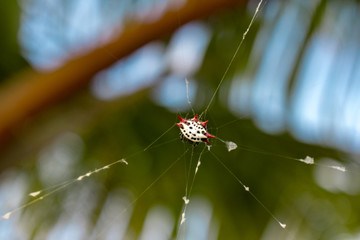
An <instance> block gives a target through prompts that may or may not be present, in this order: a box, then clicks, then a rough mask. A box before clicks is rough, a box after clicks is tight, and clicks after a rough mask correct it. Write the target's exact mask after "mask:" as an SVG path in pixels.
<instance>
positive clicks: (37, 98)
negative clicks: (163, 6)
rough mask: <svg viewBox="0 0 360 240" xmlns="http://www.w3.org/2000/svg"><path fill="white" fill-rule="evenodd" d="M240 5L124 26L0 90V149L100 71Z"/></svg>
mask: <svg viewBox="0 0 360 240" xmlns="http://www.w3.org/2000/svg"><path fill="white" fill-rule="evenodd" d="M241 2H244V0H191V1H189V2H188V3H186V4H185V5H184V6H183V7H181V8H180V9H177V10H169V11H168V12H166V13H165V14H164V15H163V16H162V17H161V18H159V19H158V20H157V21H155V22H153V23H141V24H133V25H131V26H129V27H127V28H126V29H125V30H124V31H123V32H122V33H121V35H120V36H118V37H117V38H116V39H114V40H113V41H112V42H110V43H109V44H107V45H105V46H102V47H99V48H97V49H95V50H92V51H91V52H88V53H86V54H84V55H83V56H80V57H77V58H74V59H72V60H70V61H68V62H67V63H66V64H65V65H63V66H62V67H60V68H59V69H57V70H55V71H53V72H49V73H34V72H32V73H30V74H29V73H28V74H27V75H26V76H25V77H22V78H21V79H20V81H15V82H13V83H11V84H10V86H6V87H3V89H2V92H1V94H0V116H1V117H0V146H1V145H3V143H4V142H5V140H6V139H9V136H11V135H12V134H14V133H15V129H17V128H18V126H21V124H22V123H24V121H25V120H26V119H28V118H29V117H30V116H32V115H34V114H36V113H39V112H41V111H43V110H45V109H47V108H48V107H50V106H51V105H52V104H54V103H56V102H59V101H60V100H62V99H64V98H65V97H68V96H70V95H71V94H74V93H76V92H77V91H79V90H81V89H83V88H84V86H86V85H87V84H88V83H89V81H90V80H91V78H92V77H93V76H94V75H95V74H96V73H97V72H99V71H100V70H102V69H105V68H106V67H108V66H110V65H111V64H113V63H114V62H116V61H118V60H119V59H121V58H123V57H125V56H127V55H129V54H130V53H131V52H133V51H134V50H136V49H138V48H139V47H141V46H143V45H144V44H146V43H149V42H150V41H153V40H155V39H158V38H160V37H162V36H164V35H165V34H168V33H170V32H172V31H174V30H175V29H176V28H178V27H179V26H180V25H181V24H185V23H187V22H189V21H192V20H194V19H197V18H201V17H204V16H208V15H210V14H212V13H214V12H218V11H219V9H222V8H228V7H230V6H234V5H236V4H239V3H241ZM179 19H181V21H179ZM110 53H111V54H110Z"/></svg>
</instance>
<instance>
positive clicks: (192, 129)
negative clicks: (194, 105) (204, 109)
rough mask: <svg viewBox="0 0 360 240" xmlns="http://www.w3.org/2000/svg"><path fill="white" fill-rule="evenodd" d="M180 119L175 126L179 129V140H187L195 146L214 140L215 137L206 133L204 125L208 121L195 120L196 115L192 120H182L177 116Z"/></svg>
mask: <svg viewBox="0 0 360 240" xmlns="http://www.w3.org/2000/svg"><path fill="white" fill-rule="evenodd" d="M178 118H179V119H180V122H179V123H176V125H178V126H179V128H180V138H181V140H182V141H183V140H188V141H189V142H191V143H193V144H194V145H197V144H199V143H201V142H206V143H207V144H210V143H209V138H215V136H213V135H211V134H210V133H208V131H207V129H206V124H207V123H208V121H205V122H201V121H200V120H199V119H198V118H197V114H196V115H195V117H193V118H192V119H184V118H182V117H180V116H178Z"/></svg>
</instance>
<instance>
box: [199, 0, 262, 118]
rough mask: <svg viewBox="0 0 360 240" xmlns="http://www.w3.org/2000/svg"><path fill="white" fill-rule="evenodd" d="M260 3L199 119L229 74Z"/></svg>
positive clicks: (204, 113) (259, 4)
mask: <svg viewBox="0 0 360 240" xmlns="http://www.w3.org/2000/svg"><path fill="white" fill-rule="evenodd" d="M262 2H263V0H260V2H259V3H258V5H257V7H256V10H255V13H254V15H253V17H252V18H251V21H250V23H249V25H248V27H247V29H246V30H245V32H244V33H243V36H242V39H241V41H240V43H239V44H238V46H237V48H236V50H235V53H234V54H233V56H232V58H231V60H230V63H229V64H228V65H227V67H226V70H225V72H224V74H223V75H222V77H221V80H220V82H219V84H218V85H217V87H216V89H215V91H214V93H213V95H212V97H211V99H210V101H209V103H208V105H207V107H206V108H205V110H204V111H203V112H202V113H201V114H200V116H199V118H201V117H202V115H206V113H207V111H208V110H209V108H210V106H211V104H212V102H213V101H214V98H215V96H216V94H217V93H218V91H219V89H220V86H221V84H222V83H223V81H224V79H225V77H226V75H227V73H228V72H229V69H230V67H231V66H232V64H233V62H234V60H235V58H236V56H237V54H238V52H239V50H240V47H241V46H242V44H243V42H244V40H245V38H246V35H247V34H248V32H249V31H250V28H251V26H252V25H253V23H254V21H255V19H256V17H257V15H258V13H259V10H260V7H261V4H262Z"/></svg>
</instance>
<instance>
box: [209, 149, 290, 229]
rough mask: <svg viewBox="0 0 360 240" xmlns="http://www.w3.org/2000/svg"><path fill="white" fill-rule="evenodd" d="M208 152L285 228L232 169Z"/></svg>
mask: <svg viewBox="0 0 360 240" xmlns="http://www.w3.org/2000/svg"><path fill="white" fill-rule="evenodd" d="M210 153H211V155H212V156H213V157H214V158H215V159H216V160H217V161H218V162H219V163H220V164H221V165H222V166H223V167H224V168H225V169H226V170H227V171H228V172H229V173H230V174H231V176H233V177H234V178H235V179H236V181H237V182H238V183H239V184H240V185H241V186H242V187H243V188H244V190H245V191H246V192H248V193H249V194H250V195H251V196H252V197H253V198H254V199H255V200H256V201H257V202H258V203H259V204H260V205H261V206H262V207H263V208H264V210H265V211H266V212H267V213H268V214H269V215H270V216H271V217H272V218H273V219H274V220H275V221H276V222H277V223H278V224H279V225H280V227H282V228H286V224H285V223H282V222H280V220H279V219H277V218H276V217H275V215H274V214H273V213H272V212H271V211H270V210H269V209H268V208H267V207H266V206H265V205H264V204H263V203H262V202H261V201H260V200H259V199H258V198H257V197H256V196H255V194H254V193H252V192H251V191H250V188H249V187H248V186H246V185H245V184H244V183H243V182H242V181H241V180H240V179H239V178H238V177H237V176H236V175H235V173H234V172H233V171H231V170H230V168H228V167H227V166H226V165H225V163H224V162H223V161H221V160H220V158H218V157H217V156H216V155H215V154H214V153H213V152H211V151H210Z"/></svg>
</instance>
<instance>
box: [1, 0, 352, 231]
mask: <svg viewBox="0 0 360 240" xmlns="http://www.w3.org/2000/svg"><path fill="white" fill-rule="evenodd" d="M262 4H263V1H262V0H261V1H260V2H259V3H258V5H257V8H256V11H255V13H254V15H253V17H252V19H251V22H250V24H249V26H248V27H247V29H246V30H245V32H244V34H243V37H242V40H241V42H240V43H239V45H238V47H237V49H236V50H235V53H234V55H233V56H232V58H231V61H230V63H229V64H228V66H227V68H226V70H225V72H224V74H223V76H222V78H221V79H220V81H219V84H218V86H217V88H216V89H215V91H214V93H213V95H212V97H211V99H210V101H209V103H208V105H207V106H206V108H205V110H204V111H203V112H202V113H201V114H200V115H199V117H200V118H202V117H204V118H205V117H206V114H207V113H208V112H209V111H210V109H211V106H212V103H213V101H214V98H215V97H216V96H217V94H218V91H219V89H220V87H221V85H222V83H223V82H224V80H225V78H226V75H227V72H228V71H229V69H230V68H231V66H232V64H233V61H234V59H235V57H236V55H237V54H238V51H239V49H240V47H241V46H242V43H243V41H244V40H245V38H246V35H247V33H248V32H249V30H250V29H251V26H252V24H253V22H254V20H255V18H256V16H257V14H258V12H259V10H260V9H261V7H262ZM185 84H186V87H187V89H188V91H187V93H186V94H187V101H188V104H189V105H190V106H191V105H192V103H191V101H190V97H189V87H190V86H189V81H188V80H187V79H185ZM191 110H192V113H193V115H195V110H194V109H193V108H192V106H191ZM174 127H175V125H172V126H171V127H169V128H168V129H167V130H166V131H164V133H163V134H161V135H160V136H159V137H158V138H156V139H155V140H154V141H153V142H152V143H150V144H149V145H148V146H147V147H145V148H144V149H143V150H141V151H142V152H145V151H148V150H150V149H152V148H155V147H159V146H160V145H155V144H156V143H158V141H159V140H160V139H161V138H162V137H163V136H164V135H166V134H167V133H168V132H170V131H171V130H173V128H174ZM216 139H217V140H219V141H220V142H222V143H224V144H225V146H226V148H227V150H228V151H229V152H230V151H232V150H235V149H237V148H241V149H243V150H247V151H254V152H256V153H260V154H267V155H276V154H274V153H270V152H266V151H261V150H254V149H250V148H248V147H246V146H239V145H238V144H236V143H234V142H232V141H227V140H223V139H221V138H219V137H217V138H216ZM207 152H209V153H210V156H212V159H215V160H216V161H218V162H219V163H220V164H221V165H222V166H223V167H224V168H225V169H226V170H227V171H228V172H229V174H230V175H231V176H233V177H234V179H235V180H236V181H237V182H238V183H239V185H241V187H242V188H243V189H244V190H245V192H248V193H249V194H250V195H251V196H252V197H253V198H254V199H255V200H256V201H257V202H258V203H259V204H260V205H261V206H262V207H263V208H264V209H265V210H266V211H267V212H268V213H269V214H270V215H271V217H272V218H273V219H274V220H275V221H276V222H277V223H278V224H279V225H280V226H281V227H282V228H285V227H286V224H285V223H282V222H280V220H278V219H277V218H276V217H275V215H274V214H273V213H272V212H271V211H270V210H268V208H267V207H266V206H265V204H264V203H263V202H262V201H261V200H260V199H259V198H258V197H257V196H255V195H254V194H253V193H252V191H250V187H249V186H247V185H245V184H244V183H243V182H242V181H241V180H240V178H239V177H237V176H236V174H235V173H234V172H233V171H232V170H231V169H230V168H229V167H227V165H226V164H225V163H224V162H223V161H222V160H221V158H220V157H219V156H217V155H216V154H215V153H214V152H213V151H211V146H206V145H205V146H202V147H201V151H200V153H199V154H198V156H195V155H196V154H195V153H194V147H189V148H187V149H186V150H184V153H183V154H182V155H180V156H179V157H178V158H176V159H175V161H173V162H172V163H171V164H170V165H169V166H168V168H167V169H165V170H164V171H163V172H162V174H161V175H160V176H159V177H158V178H156V179H155V180H154V181H153V182H151V184H149V185H148V187H146V188H145V189H144V191H143V192H141V193H140V194H139V195H138V196H137V197H136V198H135V199H134V200H133V201H132V202H130V203H129V205H128V206H126V207H125V208H124V210H123V211H122V212H125V211H126V210H127V209H128V208H129V207H131V206H132V205H133V204H134V203H135V202H136V201H137V200H138V199H140V198H141V197H142V196H143V195H144V194H145V193H146V192H147V191H148V190H150V189H151V187H152V186H153V185H154V184H156V183H157V182H158V181H159V180H160V179H161V178H162V177H163V176H164V175H165V174H166V173H167V172H168V171H169V170H170V169H171V168H172V167H174V165H175V164H176V163H178V162H179V161H180V160H181V159H183V158H186V156H187V154H190V157H189V159H190V164H189V168H188V171H187V177H186V181H187V184H186V186H185V195H184V196H183V199H182V200H183V202H184V205H183V209H182V212H181V217H180V219H179V225H180V226H179V230H178V232H179V235H178V236H181V225H182V224H183V223H185V222H186V210H187V207H188V205H189V204H190V203H191V193H192V189H193V186H194V184H195V182H196V181H195V180H196V176H197V174H198V172H199V170H200V167H201V166H202V165H201V164H202V161H203V160H204V155H205V153H207ZM276 156H277V157H281V158H286V159H290V160H294V161H298V162H302V163H305V164H308V165H314V164H316V163H315V161H314V158H312V157H309V156H306V157H305V158H304V159H296V158H292V157H288V156H282V155H276ZM192 162H195V163H196V164H195V168H192V165H193V164H192ZM119 164H122V165H123V166H124V167H126V166H127V165H128V164H129V163H128V161H127V159H126V158H124V159H120V160H116V161H114V162H112V163H110V164H107V165H105V166H103V167H100V168H98V169H95V170H91V171H88V172H86V173H84V174H82V175H80V176H78V177H76V178H74V179H71V180H68V181H65V182H63V183H60V184H57V185H53V186H51V187H49V188H46V189H42V190H37V191H34V192H31V193H29V196H31V197H33V198H34V199H33V200H32V201H29V202H28V203H26V204H24V205H22V206H20V207H19V208H16V209H14V210H11V211H9V212H7V213H5V214H3V216H2V218H3V219H9V218H10V217H11V215H12V214H13V213H15V212H17V211H20V210H22V209H24V208H27V207H29V206H30V205H32V204H35V203H37V202H39V201H42V200H44V199H45V198H48V197H50V196H51V195H53V194H55V193H56V192H58V191H61V190H62V189H64V188H66V187H68V186H70V185H72V184H75V183H78V182H81V181H83V180H85V179H87V178H90V177H92V176H93V175H95V174H98V173H101V172H103V171H105V170H108V169H110V168H111V167H113V166H114V165H119ZM130 164H131V163H130ZM323 166H324V167H328V168H332V169H335V170H339V171H342V172H345V171H346V169H345V168H344V167H341V166H335V165H323ZM121 214H122V213H120V215H121ZM98 235H99V236H100V235H101V232H100V233H98Z"/></svg>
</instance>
